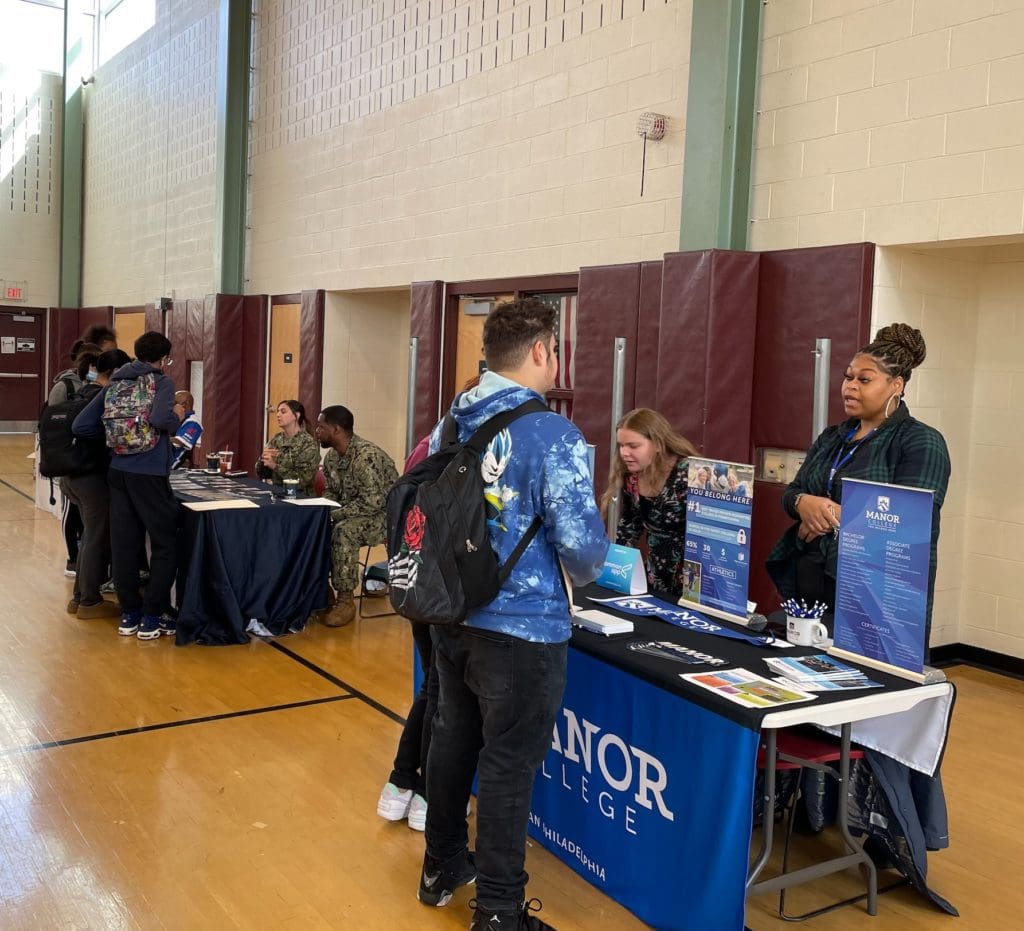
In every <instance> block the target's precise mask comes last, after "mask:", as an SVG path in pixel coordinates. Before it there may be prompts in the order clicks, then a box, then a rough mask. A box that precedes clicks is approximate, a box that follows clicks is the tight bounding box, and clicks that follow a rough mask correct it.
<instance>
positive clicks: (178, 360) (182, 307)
mask: <svg viewBox="0 0 1024 931" xmlns="http://www.w3.org/2000/svg"><path fill="white" fill-rule="evenodd" d="M187 332H188V301H183V300H182V301H174V303H173V305H172V307H171V309H170V310H169V311H168V312H167V338H168V339H169V340H170V341H171V358H172V359H173V360H174V365H172V366H171V367H170V369H169V370H168V371H167V374H168V375H170V376H171V378H172V379H173V381H174V387H175V388H177V389H179V390H187V389H188V387H189V375H188V364H189V363H190V362H196V361H199V362H202V361H203V356H202V353H200V354H199V355H198V356H192V357H189V354H188V339H187ZM199 335H200V343H201V342H202V331H200V334H199ZM204 394H205V392H204ZM205 404H206V401H205V398H204V401H203V405H204V408H203V417H204V419H205V417H206V409H205ZM203 429H204V430H205V429H206V427H205V424H204V427H203Z"/></svg>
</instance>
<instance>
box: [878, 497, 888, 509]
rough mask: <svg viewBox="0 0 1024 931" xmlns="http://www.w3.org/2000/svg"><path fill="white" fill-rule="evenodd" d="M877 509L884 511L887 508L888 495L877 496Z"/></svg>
mask: <svg viewBox="0 0 1024 931" xmlns="http://www.w3.org/2000/svg"><path fill="white" fill-rule="evenodd" d="M878 510H879V511H883V512H886V511H888V510H889V496H888V495H879V496H878Z"/></svg>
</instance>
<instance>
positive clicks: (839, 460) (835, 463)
mask: <svg viewBox="0 0 1024 931" xmlns="http://www.w3.org/2000/svg"><path fill="white" fill-rule="evenodd" d="M859 429H860V424H858V425H857V426H856V427H854V428H853V429H851V430H850V432H849V433H847V434H846V436H844V437H843V446H845V445H846V444H847V443H849V442H850V439H851V438H852V437H853V435H854V434H855V433H856V432H857V431H858V430H859ZM877 429H878V427H875V429H874V430H872V431H871V432H870V433H869V434H867V436H865V437H863V438H862V439H861V440H860V442H859V443H856V444H854V446H853V447H851V448H850V449H849V450H847V452H846V455H843V446H840V447H839V449H838V450H837V451H836V457H835V459H833V460H832V468H831V469H829V472H828V489H827V491H826V492H825V494H826V495H827V496H828V497H829V498H831V497H832V483H833V482H834V481H835V478H836V472H838V471H839V470H840V469H841V468H842V467H843V466H844V465H846V463H848V462H849V461H850V460H851V459H852V458H853V454H854V453H855V452H857V450H858V449H860V448H861V446H862V445H863V444H864V443H866V442H867V441H868V440H870V439H871V437H873V436H874V435H875V430H877Z"/></svg>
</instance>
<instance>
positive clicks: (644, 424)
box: [601, 407, 697, 516]
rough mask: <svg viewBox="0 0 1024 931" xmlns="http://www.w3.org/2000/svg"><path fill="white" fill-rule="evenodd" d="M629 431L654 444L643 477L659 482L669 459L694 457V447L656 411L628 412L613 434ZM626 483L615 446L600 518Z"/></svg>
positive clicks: (641, 409) (695, 453) (665, 470)
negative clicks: (657, 479) (652, 455)
mask: <svg viewBox="0 0 1024 931" xmlns="http://www.w3.org/2000/svg"><path fill="white" fill-rule="evenodd" d="M619 430H632V431H633V432H634V433H639V434H640V435H641V436H642V437H645V438H646V439H648V440H650V441H651V442H652V443H653V444H654V458H653V459H652V460H651V464H650V465H649V466H648V467H647V468H646V469H644V471H643V472H642V473H640V474H641V475H642V476H647V477H648V478H660V477H661V476H662V475H664V474H665V473H667V472H668V471H669V466H668V462H669V460H670V459H689V458H690V457H691V456H696V455H697V449H696V447H695V446H694V445H693V444H692V443H691V442H690V441H689V440H688V439H687V438H686V437H685V436H683V435H682V434H681V433H676V431H675V430H673V429H672V425H671V424H670V423H669V422H668V421H667V420H666V419H665V418H664V417H662V415H661V414H659V413H658V412H657V411H652V410H651V409H650V408H648V407H638V408H636V410H632V411H630V412H629V413H628V414H626V415H625V416H624V417H623V418H622V420H620V421H619V422H618V424H616V427H615V432H616V433H618V432H619ZM625 481H626V466H625V463H623V461H622V456H621V455H619V452H618V447H617V446H616V451H615V456H614V457H613V458H612V464H611V468H610V469H609V470H608V487H607V489H605V493H604V494H603V495H601V514H602V515H604V516H607V514H608V506H609V505H610V504H611V502H612V499H613V498H616V497H618V495H619V493H620V492H621V491H622V488H623V486H624V484H625Z"/></svg>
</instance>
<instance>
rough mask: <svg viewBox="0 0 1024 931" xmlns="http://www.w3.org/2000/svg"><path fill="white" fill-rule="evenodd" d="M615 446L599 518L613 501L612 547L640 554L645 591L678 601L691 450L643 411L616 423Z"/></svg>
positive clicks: (656, 417)
mask: <svg viewBox="0 0 1024 931" xmlns="http://www.w3.org/2000/svg"><path fill="white" fill-rule="evenodd" d="M616 442H617V448H618V452H617V453H616V456H615V459H614V461H613V462H612V466H611V471H610V474H609V478H608V488H607V489H606V491H605V493H604V495H603V496H602V497H601V513H602V515H603V516H605V517H607V514H608V507H609V505H610V504H611V501H612V499H613V498H616V497H617V498H618V499H619V502H620V508H619V522H618V525H617V526H616V529H615V542H616V543H619V544H620V545H622V546H633V547H637V548H638V549H643V550H645V551H646V557H647V558H646V563H647V584H648V586H649V587H650V588H651V589H653V590H657V591H661V592H666V593H669V594H671V595H673V596H675V597H677V598H678V597H679V595H681V594H682V592H683V575H682V571H683V562H684V554H685V550H686V479H687V468H688V466H689V457H690V456H695V455H696V454H697V450H696V449H695V448H694V447H693V444H692V443H691V442H690V441H689V440H688V439H687V438H686V437H685V436H682V435H681V434H679V433H676V431H675V430H673V429H672V426H671V425H670V424H669V422H668V421H667V420H666V419H665V418H664V417H663V416H662V415H661V414H659V413H658V412H657V411H652V410H649V409H648V408H646V407H638V408H637V409H636V410H633V411H630V412H629V413H628V414H626V416H625V417H623V418H622V420H620V421H619V425H618V428H617V430H616ZM702 471H703V473H704V475H702V476H701V477H700V481H701V482H702V483H703V484H707V482H708V476H707V474H706V473H707V469H703V470H702Z"/></svg>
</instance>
